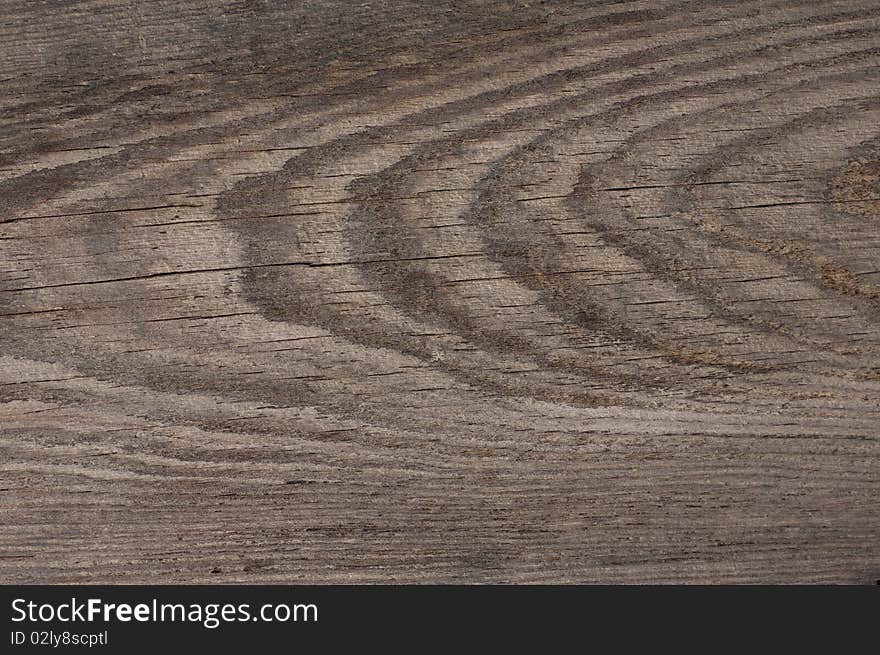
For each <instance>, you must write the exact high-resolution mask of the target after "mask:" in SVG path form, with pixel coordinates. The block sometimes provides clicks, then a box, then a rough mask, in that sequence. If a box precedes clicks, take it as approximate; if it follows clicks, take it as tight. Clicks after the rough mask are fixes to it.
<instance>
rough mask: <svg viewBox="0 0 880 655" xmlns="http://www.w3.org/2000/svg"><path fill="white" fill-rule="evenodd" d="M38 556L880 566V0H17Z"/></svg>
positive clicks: (20, 330)
mask: <svg viewBox="0 0 880 655" xmlns="http://www.w3.org/2000/svg"><path fill="white" fill-rule="evenodd" d="M0 81H2V82H0V83H2V86H0V89H2V96H0V209H2V211H0V522H2V524H3V525H4V526H5V528H4V530H3V531H2V532H0V578H2V579H3V581H5V582H29V583H30V582H86V581H89V582H165V583H171V582H254V583H264V582H505V581H506V582H615V583H617V582H625V583H640V582H680V581H687V582H845V583H863V582H873V580H875V579H877V578H878V577H880V550H878V546H877V544H878V541H880V516H878V492H880V460H878V455H880V449H878V443H880V442H878V437H880V435H878V425H880V421H878V418H880V322H878V319H880V129H878V126H880V19H878V4H877V0H844V1H836V2H830V1H823V2H816V1H815V0H800V1H791V0H786V1H784V2H782V1H779V2H775V1H771V0H760V1H754V0H752V1H746V2H742V1H739V0H737V1H733V0H729V1H728V0H713V1H711V2H709V1H704V0H669V1H664V2H654V1H651V0H635V1H631V2H630V1H621V2H603V1H598V0H597V1H593V2H584V1H574V0H552V1H547V2H532V1H529V2H525V1H519V0H517V1H510V2H490V1H489V0H457V1H455V2H452V1H451V0H441V1H438V2H419V1H415V0H385V1H383V0H374V1H372V2H363V3H352V2H348V1H344V0H312V1H308V2H291V3H270V2H256V1H242V0H206V1H205V0H203V1H200V2H191V1H179V0H178V1H175V2H171V1H168V0H159V1H157V2H150V3H141V2H134V1H133V0H113V1H110V0H91V1H89V2H85V1H76V0H70V1H64V2H60V1H59V2H45V3H36V2H30V1H25V0H5V1H4V2H2V3H0Z"/></svg>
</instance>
